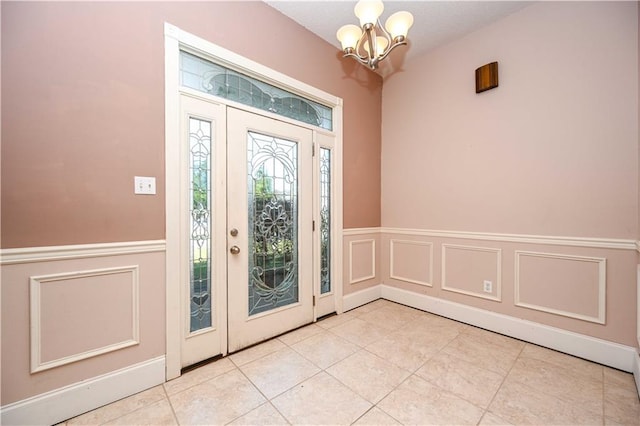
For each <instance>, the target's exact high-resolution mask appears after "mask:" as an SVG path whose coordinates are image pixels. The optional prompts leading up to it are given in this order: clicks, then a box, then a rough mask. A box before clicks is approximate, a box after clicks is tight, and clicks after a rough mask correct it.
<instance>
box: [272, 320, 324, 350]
mask: <svg viewBox="0 0 640 426" xmlns="http://www.w3.org/2000/svg"><path fill="white" fill-rule="evenodd" d="M321 331H323V328H322V327H318V326H317V325H316V324H309V325H306V326H304V327H301V328H299V329H297V330H293V331H290V332H289V333H287V334H283V335H282V336H280V337H278V339H279V340H280V341H281V342H282V343H284V344H285V345H288V346H291V345H295V344H296V343H298V342H300V341H302V340H304V339H307V338H309V337H311V336H313V335H314V334H318V333H320V332H321Z"/></svg>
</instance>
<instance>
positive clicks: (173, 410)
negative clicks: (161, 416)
mask: <svg viewBox="0 0 640 426" xmlns="http://www.w3.org/2000/svg"><path fill="white" fill-rule="evenodd" d="M165 383H166V382H165ZM160 386H162V390H163V391H164V396H165V398H167V401H168V402H169V407H170V408H171V413H173V419H174V420H175V421H176V424H177V425H179V424H180V421H178V415H177V414H176V409H175V408H174V406H173V402H171V397H170V396H169V393H168V392H167V389H166V388H165V387H164V383H163V384H162V385H160Z"/></svg>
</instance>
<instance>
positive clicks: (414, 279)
mask: <svg viewBox="0 0 640 426" xmlns="http://www.w3.org/2000/svg"><path fill="white" fill-rule="evenodd" d="M389 265H390V266H389V267H390V274H389V277H390V278H391V279H394V280H398V281H405V282H408V283H413V284H419V285H424V286H427V287H433V244H432V243H429V242H424V241H410V240H396V239H391V240H390V241H389Z"/></svg>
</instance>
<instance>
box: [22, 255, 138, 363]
mask: <svg viewBox="0 0 640 426" xmlns="http://www.w3.org/2000/svg"><path fill="white" fill-rule="evenodd" d="M30 281H31V291H30V299H31V303H30V318H31V372H32V373H36V372H38V371H43V370H47V369H49V368H54V367H59V366H61V365H65V364H69V363H72V362H76V361H80V360H83V359H87V358H91V357H94V356H97V355H101V354H105V353H108V352H112V351H116V350H118V349H123V348H126V347H129V346H133V345H137V344H138V343H140V341H139V334H140V333H139V327H140V325H139V315H138V312H139V301H138V293H139V280H138V265H132V266H123V267H116V268H103V269H96V270H91V271H73V272H65V273H59V274H49V275H40V276H33V277H31V280H30ZM78 295H81V297H78Z"/></svg>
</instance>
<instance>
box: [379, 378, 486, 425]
mask: <svg viewBox="0 0 640 426" xmlns="http://www.w3.org/2000/svg"><path fill="white" fill-rule="evenodd" d="M378 408H380V409H381V410H383V411H384V412H385V413H388V414H389V415H390V416H392V417H393V418H394V419H397V420H398V421H399V422H400V423H402V424H414V425H416V424H450V425H452V424H455V425H476V424H478V421H479V420H480V418H481V417H482V414H483V413H484V410H482V409H481V408H479V407H476V406H475V405H473V404H471V403H470V402H467V401H465V400H463V399H461V398H459V397H457V396H455V395H453V394H451V393H449V392H447V391H445V390H443V389H440V388H439V387H437V386H435V385H432V384H431V383H429V382H427V381H426V380H424V379H421V378H420V377H417V376H415V375H413V376H411V377H409V378H408V379H407V380H406V381H404V382H403V383H402V384H401V385H400V386H398V387H397V388H396V389H395V390H394V391H393V392H391V393H390V394H389V395H388V396H387V397H386V398H385V399H383V400H382V401H380V402H379V403H378Z"/></svg>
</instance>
